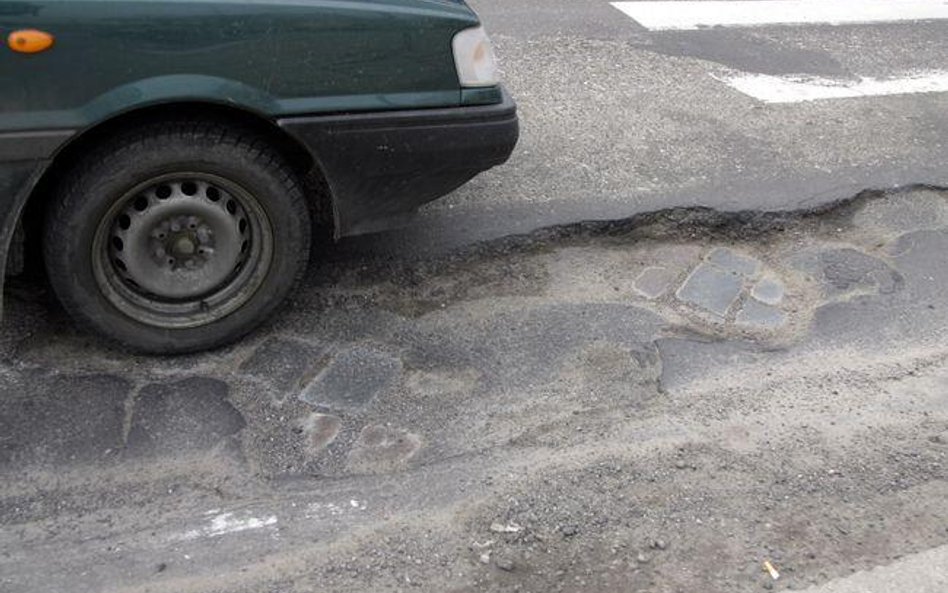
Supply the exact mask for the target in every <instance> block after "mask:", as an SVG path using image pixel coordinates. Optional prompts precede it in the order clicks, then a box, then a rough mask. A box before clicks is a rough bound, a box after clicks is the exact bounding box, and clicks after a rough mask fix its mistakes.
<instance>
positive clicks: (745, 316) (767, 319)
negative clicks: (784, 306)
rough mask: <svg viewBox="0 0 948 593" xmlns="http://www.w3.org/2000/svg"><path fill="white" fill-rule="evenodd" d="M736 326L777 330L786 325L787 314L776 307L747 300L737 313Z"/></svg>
mask: <svg viewBox="0 0 948 593" xmlns="http://www.w3.org/2000/svg"><path fill="white" fill-rule="evenodd" d="M735 321H736V322H737V324H738V325H743V326H749V327H753V328H761V329H778V328H780V327H782V326H783V325H785V324H786V323H787V314H786V313H784V312H783V311H781V310H780V309H778V308H776V307H771V306H770V305H765V304H763V303H759V302H757V301H756V300H754V299H747V301H746V302H745V303H744V304H743V305H742V306H741V310H740V311H738V312H737V317H736V318H735Z"/></svg>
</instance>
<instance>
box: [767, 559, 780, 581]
mask: <svg viewBox="0 0 948 593" xmlns="http://www.w3.org/2000/svg"><path fill="white" fill-rule="evenodd" d="M764 569H765V570H766V571H767V572H769V573H770V578H772V579H773V580H775V581H776V580H777V579H779V578H780V573H779V572H777V569H776V568H774V565H773V564H771V563H770V560H764Z"/></svg>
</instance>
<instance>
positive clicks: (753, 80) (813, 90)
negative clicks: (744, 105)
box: [716, 70, 948, 103]
mask: <svg viewBox="0 0 948 593" xmlns="http://www.w3.org/2000/svg"><path fill="white" fill-rule="evenodd" d="M716 78H717V77H716ZM718 80H721V81H722V82H725V83H727V84H728V85H730V86H732V87H733V88H735V89H737V90H738V91H740V92H742V93H744V94H745V95H749V96H751V97H754V98H755V99H759V100H761V101H763V102H764V103H802V102H804V101H819V100H823V99H847V98H852V97H878V96H884V95H908V94H915V93H943V92H948V71H942V70H933V71H925V72H913V73H909V74H905V75H903V76H901V77H898V78H871V77H868V78H860V79H858V80H834V79H830V78H818V77H813V76H803V75H797V76H770V75H767V74H739V75H735V76H727V77H723V78H718Z"/></svg>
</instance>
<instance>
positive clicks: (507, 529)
mask: <svg viewBox="0 0 948 593" xmlns="http://www.w3.org/2000/svg"><path fill="white" fill-rule="evenodd" d="M490 530H491V531H493V532H494V533H520V532H521V531H523V527H521V526H519V525H517V524H516V523H499V522H496V521H495V522H494V523H491V524H490Z"/></svg>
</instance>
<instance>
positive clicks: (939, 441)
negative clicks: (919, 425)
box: [928, 434, 945, 445]
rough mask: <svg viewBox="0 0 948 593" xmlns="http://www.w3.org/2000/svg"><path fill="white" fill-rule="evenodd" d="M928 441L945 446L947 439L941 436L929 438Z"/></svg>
mask: <svg viewBox="0 0 948 593" xmlns="http://www.w3.org/2000/svg"><path fill="white" fill-rule="evenodd" d="M928 440H929V442H932V443H935V444H936V445H944V444H945V437H943V436H941V435H940V434H936V435H932V436H930V437H928Z"/></svg>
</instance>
